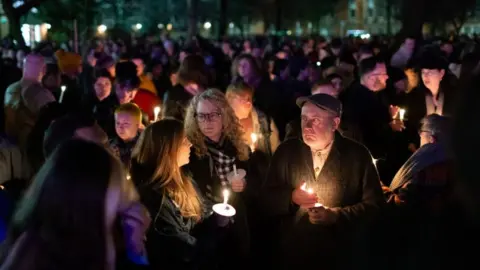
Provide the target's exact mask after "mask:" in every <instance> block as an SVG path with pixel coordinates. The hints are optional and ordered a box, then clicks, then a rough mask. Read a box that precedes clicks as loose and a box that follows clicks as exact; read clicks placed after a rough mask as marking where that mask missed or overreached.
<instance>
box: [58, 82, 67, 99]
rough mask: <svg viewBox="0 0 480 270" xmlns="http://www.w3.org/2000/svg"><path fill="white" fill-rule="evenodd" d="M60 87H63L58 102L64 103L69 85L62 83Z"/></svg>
mask: <svg viewBox="0 0 480 270" xmlns="http://www.w3.org/2000/svg"><path fill="white" fill-rule="evenodd" d="M60 89H62V92H61V93H60V99H59V100H58V102H59V103H62V100H63V95H64V94H65V90H67V87H66V86H65V85H62V87H61V88H60Z"/></svg>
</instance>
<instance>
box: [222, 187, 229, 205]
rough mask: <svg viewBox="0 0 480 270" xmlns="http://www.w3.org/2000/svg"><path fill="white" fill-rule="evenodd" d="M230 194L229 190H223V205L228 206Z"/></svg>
mask: <svg viewBox="0 0 480 270" xmlns="http://www.w3.org/2000/svg"><path fill="white" fill-rule="evenodd" d="M228 195H229V192H228V190H227V189H225V190H223V204H224V205H227V202H228Z"/></svg>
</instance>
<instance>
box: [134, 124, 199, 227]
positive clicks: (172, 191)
mask: <svg viewBox="0 0 480 270" xmlns="http://www.w3.org/2000/svg"><path fill="white" fill-rule="evenodd" d="M184 138H185V132H184V130H183V125H182V123H181V122H179V121H177V120H174V119H168V118H167V119H163V120H161V121H158V122H155V123H153V124H151V125H149V126H148V127H147V128H146V129H145V131H144V132H143V133H142V135H140V138H139V140H138V142H137V144H136V146H135V149H134V150H133V153H132V158H133V162H134V163H136V164H138V165H140V168H146V169H147V170H148V169H150V170H151V174H150V175H151V176H150V178H149V184H151V185H152V186H153V188H154V189H157V190H160V191H162V192H163V193H164V195H168V196H170V198H172V199H173V201H174V202H175V203H176V204H177V205H178V208H179V209H180V213H181V214H182V216H183V217H188V218H193V219H194V220H195V221H199V220H200V218H201V216H202V214H201V213H202V206H201V202H200V197H199V195H198V193H197V191H196V190H195V188H194V186H193V183H192V181H191V179H190V178H188V177H187V176H185V175H183V174H182V172H181V169H180V166H179V165H178V162H177V156H178V151H179V149H180V146H181V144H182V142H183V140H184ZM132 169H133V168H132ZM144 172H145V170H144ZM134 173H135V170H132V178H133V179H135V175H134Z"/></svg>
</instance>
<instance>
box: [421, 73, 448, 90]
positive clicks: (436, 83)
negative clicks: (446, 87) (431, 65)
mask: <svg viewBox="0 0 480 270" xmlns="http://www.w3.org/2000/svg"><path fill="white" fill-rule="evenodd" d="M444 75H445V70H443V69H440V70H439V69H422V80H423V84H425V86H426V87H427V88H428V89H430V90H434V91H436V90H438V88H439V87H440V82H441V81H442V79H443V76H444Z"/></svg>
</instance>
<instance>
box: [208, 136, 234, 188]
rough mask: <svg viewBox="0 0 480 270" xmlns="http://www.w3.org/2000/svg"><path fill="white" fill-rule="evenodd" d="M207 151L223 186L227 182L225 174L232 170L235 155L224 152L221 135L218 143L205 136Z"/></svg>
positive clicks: (223, 141) (223, 142) (223, 140)
mask: <svg viewBox="0 0 480 270" xmlns="http://www.w3.org/2000/svg"><path fill="white" fill-rule="evenodd" d="M206 144H207V148H208V153H209V154H210V157H211V158H212V159H213V163H214V167H215V171H216V172H217V176H218V178H219V179H220V182H221V183H222V185H223V186H226V185H227V183H228V180H227V175H228V173H230V172H231V171H233V165H234V164H235V157H231V156H228V155H227V154H225V139H224V138H223V137H222V138H221V139H220V141H219V142H218V143H215V142H214V141H212V140H210V139H208V138H207V141H206Z"/></svg>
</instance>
